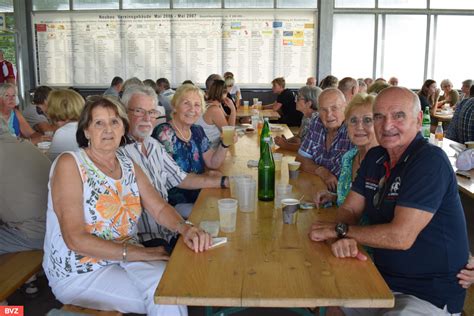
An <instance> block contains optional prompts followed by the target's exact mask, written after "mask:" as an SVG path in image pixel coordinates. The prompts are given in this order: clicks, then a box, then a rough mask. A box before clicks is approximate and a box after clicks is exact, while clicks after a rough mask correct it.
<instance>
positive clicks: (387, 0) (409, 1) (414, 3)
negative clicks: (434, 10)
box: [379, 0, 427, 9]
mask: <svg viewBox="0 0 474 316" xmlns="http://www.w3.org/2000/svg"><path fill="white" fill-rule="evenodd" d="M426 6H427V4H426V0H379V8H402V9H426Z"/></svg>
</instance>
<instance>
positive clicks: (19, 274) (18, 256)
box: [0, 250, 43, 301]
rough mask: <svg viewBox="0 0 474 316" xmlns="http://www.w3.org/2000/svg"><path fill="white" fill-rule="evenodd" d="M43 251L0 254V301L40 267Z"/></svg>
mask: <svg viewBox="0 0 474 316" xmlns="http://www.w3.org/2000/svg"><path fill="white" fill-rule="evenodd" d="M42 262H43V251H41V250H34V251H23V252H14V253H8V254H4V255H1V256H0V301H3V300H5V299H7V298H8V297H9V296H10V295H11V294H12V293H13V292H15V291H16V290H17V289H18V288H20V287H21V286H22V285H23V284H24V283H25V282H26V281H27V280H28V279H29V278H30V277H31V276H32V275H34V274H35V273H36V272H38V271H39V270H40V269H41V263H42Z"/></svg>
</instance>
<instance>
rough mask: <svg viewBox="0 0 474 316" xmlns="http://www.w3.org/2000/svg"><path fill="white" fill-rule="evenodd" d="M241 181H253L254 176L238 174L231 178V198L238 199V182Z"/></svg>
mask: <svg viewBox="0 0 474 316" xmlns="http://www.w3.org/2000/svg"><path fill="white" fill-rule="evenodd" d="M240 179H252V176H251V175H249V174H238V175H235V176H230V177H229V189H230V196H231V197H233V198H237V197H238V195H237V192H238V187H237V181H239V180H240Z"/></svg>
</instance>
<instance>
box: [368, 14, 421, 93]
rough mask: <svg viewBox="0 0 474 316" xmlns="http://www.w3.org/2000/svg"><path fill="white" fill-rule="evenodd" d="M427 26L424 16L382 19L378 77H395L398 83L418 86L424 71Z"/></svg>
mask: <svg viewBox="0 0 474 316" xmlns="http://www.w3.org/2000/svg"><path fill="white" fill-rule="evenodd" d="M426 24H427V18H426V16H424V15H382V16H379V35H380V36H379V39H380V40H379V41H378V43H379V45H378V49H377V71H376V77H384V78H386V79H387V80H388V79H389V78H390V77H392V76H395V77H397V78H398V80H399V84H400V85H403V86H407V87H418V86H421V84H422V83H423V70H424V68H425V46H426Z"/></svg>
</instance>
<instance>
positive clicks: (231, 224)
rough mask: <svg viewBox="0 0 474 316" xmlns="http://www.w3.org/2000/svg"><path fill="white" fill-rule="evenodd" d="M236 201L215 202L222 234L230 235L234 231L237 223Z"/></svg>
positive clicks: (221, 200) (223, 200) (222, 200)
mask: <svg viewBox="0 0 474 316" xmlns="http://www.w3.org/2000/svg"><path fill="white" fill-rule="evenodd" d="M237 204H238V202H237V200H236V199H220V200H218V201H217V207H218V209H219V225H220V228H221V231H223V232H224V233H232V232H234V231H235V226H236V223H237Z"/></svg>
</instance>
